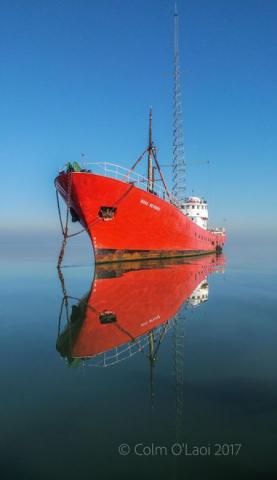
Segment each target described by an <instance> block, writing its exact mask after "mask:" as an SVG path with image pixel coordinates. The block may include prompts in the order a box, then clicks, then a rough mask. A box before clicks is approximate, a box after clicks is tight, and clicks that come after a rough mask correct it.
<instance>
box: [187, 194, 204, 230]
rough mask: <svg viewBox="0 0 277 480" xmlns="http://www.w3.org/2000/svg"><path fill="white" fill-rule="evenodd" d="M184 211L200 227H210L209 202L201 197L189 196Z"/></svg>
mask: <svg viewBox="0 0 277 480" xmlns="http://www.w3.org/2000/svg"><path fill="white" fill-rule="evenodd" d="M182 212H183V213H184V214H185V215H187V216H188V217H189V218H190V220H192V221H193V222H194V223H196V225H198V226H199V227H202V228H205V230H207V228H208V204H207V202H206V200H204V199H203V198H200V197H188V198H186V202H185V203H184V204H183V205H182Z"/></svg>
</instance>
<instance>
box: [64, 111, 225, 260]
mask: <svg viewBox="0 0 277 480" xmlns="http://www.w3.org/2000/svg"><path fill="white" fill-rule="evenodd" d="M149 137H150V141H149V146H148V148H147V149H146V151H145V152H144V153H146V152H147V153H148V177H147V178H144V177H143V176H141V175H140V174H138V173H136V172H135V171H134V167H135V166H136V164H137V163H138V161H137V162H136V163H135V165H134V166H133V167H132V168H131V169H130V170H127V169H125V168H123V167H120V166H118V165H114V164H111V163H99V164H92V166H93V168H94V170H95V171H94V172H92V171H90V170H85V169H81V168H80V167H79V166H78V165H73V166H72V165H69V166H68V167H67V170H65V171H62V172H60V174H59V176H58V177H57V178H56V180H55V186H56V188H57V190H58V192H59V193H60V194H61V196H62V197H63V198H64V200H65V202H66V204H67V207H68V209H70V211H71V214H72V219H73V221H74V220H75V221H76V220H78V221H79V222H80V223H81V225H82V226H83V228H84V229H85V230H86V231H87V232H88V234H89V236H90V238H91V242H92V245H93V248H94V253H95V260H96V263H101V262H110V261H120V260H121V261H122V260H134V259H135V260H138V259H145V258H163V257H165V258H169V257H180V256H191V255H199V254H204V253H211V252H221V251H222V247H223V245H224V242H225V237H226V235H225V231H224V230H223V229H208V225H207V222H208V205H207V202H206V201H205V200H203V199H202V198H199V197H188V198H186V199H185V201H184V202H182V203H180V202H178V200H176V199H175V198H174V197H173V196H172V195H171V193H170V192H169V189H168V187H167V185H166V182H165V180H164V176H163V174H162V171H161V169H160V166H159V163H158V161H157V156H156V152H155V147H154V146H153V142H152V114H150V135H149ZM142 157H143V156H141V157H140V158H139V160H141V159H142ZM153 159H154V161H155V167H156V169H157V170H158V172H159V174H160V179H159V180H161V181H162V182H163V188H161V186H160V185H158V183H157V180H155V179H154V175H153V172H154V167H153ZM98 170H100V171H101V170H102V172H103V173H102V174H99V173H98Z"/></svg>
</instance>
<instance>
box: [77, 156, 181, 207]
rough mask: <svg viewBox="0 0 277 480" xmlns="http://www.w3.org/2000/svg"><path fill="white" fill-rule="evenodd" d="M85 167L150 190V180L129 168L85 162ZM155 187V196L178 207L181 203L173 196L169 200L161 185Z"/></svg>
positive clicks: (106, 163)
mask: <svg viewBox="0 0 277 480" xmlns="http://www.w3.org/2000/svg"><path fill="white" fill-rule="evenodd" d="M83 166H84V168H85V169H86V170H88V169H89V170H91V171H92V172H93V173H95V174H100V175H104V176H105V177H110V178H115V179H117V180H121V181H123V182H126V183H129V184H131V183H133V184H134V185H135V186H136V187H138V188H141V189H142V190H145V191H147V190H148V179H147V178H146V177H144V176H143V175H141V174H140V173H137V172H135V171H132V170H130V169H128V168H125V167H121V166H120V165H116V164H115V163H109V162H96V163H90V162H89V163H87V162H85V163H83ZM153 187H154V188H153V192H152V193H153V194H154V195H157V196H158V197H160V198H162V199H163V200H166V201H168V202H170V203H173V204H174V205H176V206H178V204H179V202H178V201H177V200H176V199H175V198H174V197H173V196H172V195H170V198H168V195H167V193H166V190H165V189H164V188H163V187H161V186H160V185H157V182H154V185H153Z"/></svg>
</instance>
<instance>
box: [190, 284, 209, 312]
mask: <svg viewBox="0 0 277 480" xmlns="http://www.w3.org/2000/svg"><path fill="white" fill-rule="evenodd" d="M208 296H209V284H208V280H207V277H206V278H204V280H202V282H200V283H199V285H198V286H197V287H196V289H195V290H194V291H193V292H192V294H191V296H190V297H189V298H188V304H189V305H192V307H198V306H199V305H200V304H201V303H203V302H207V300H208Z"/></svg>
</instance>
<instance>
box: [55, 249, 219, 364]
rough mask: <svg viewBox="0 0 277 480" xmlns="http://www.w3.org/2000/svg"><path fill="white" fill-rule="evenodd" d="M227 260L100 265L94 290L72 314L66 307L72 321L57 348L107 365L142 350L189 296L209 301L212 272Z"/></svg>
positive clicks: (192, 301) (194, 301) (195, 302)
mask: <svg viewBox="0 0 277 480" xmlns="http://www.w3.org/2000/svg"><path fill="white" fill-rule="evenodd" d="M176 262H178V263H176ZM223 266H224V257H223V256H222V255H221V256H217V255H215V254H212V255H207V256H205V257H199V258H196V257H195V258H192V259H183V260H182V259H179V260H177V261H176V260H175V261H174V263H173V261H172V260H163V261H152V262H151V261H147V262H135V263H124V264H121V268H120V267H119V265H118V266H117V267H116V269H112V268H111V267H110V266H108V265H101V266H99V267H97V269H96V277H95V279H94V281H93V283H92V286H91V290H90V292H89V294H88V295H86V296H84V297H83V298H82V299H81V300H80V301H79V302H78V304H77V305H73V307H72V313H71V317H70V316H69V313H68V312H67V314H68V318H69V317H70V321H69V323H68V324H67V326H66V328H65V330H64V332H63V333H59V336H58V340H57V350H58V351H59V352H60V353H61V355H62V356H66V357H67V358H68V359H69V361H70V362H72V360H73V359H85V358H90V357H97V359H96V360H98V362H96V365H102V366H107V365H109V364H111V363H116V361H119V360H122V359H123V358H126V355H125V354H126V353H127V352H128V355H127V357H128V356H130V354H132V353H136V352H138V351H141V350H142V349H143V348H144V347H145V346H146V345H148V343H149V341H150V338H149V332H154V331H156V332H157V331H159V329H161V331H162V333H163V334H164V333H165V332H166V330H167V327H168V322H169V321H170V320H171V319H172V318H173V317H174V316H176V314H177V313H178V312H179V311H180V309H181V307H182V305H183V304H184V303H185V302H186V301H187V302H189V303H190V304H191V305H192V306H196V305H199V304H200V303H202V302H205V301H207V298H208V282H207V276H208V275H209V274H211V273H212V272H214V271H216V270H218V269H219V268H221V267H223ZM66 298H67V300H68V299H69V298H72V297H69V296H67V297H66ZM146 334H147V335H146ZM145 335H146V337H145ZM123 346H125V347H126V348H123ZM102 354H103V355H104V357H103V355H102ZM99 355H100V357H99ZM101 355H102V357H101Z"/></svg>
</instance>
